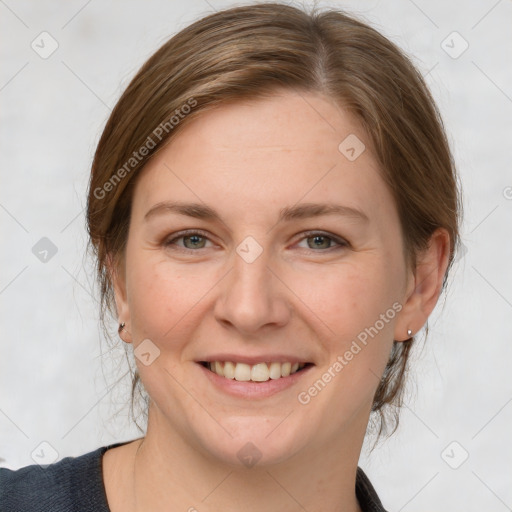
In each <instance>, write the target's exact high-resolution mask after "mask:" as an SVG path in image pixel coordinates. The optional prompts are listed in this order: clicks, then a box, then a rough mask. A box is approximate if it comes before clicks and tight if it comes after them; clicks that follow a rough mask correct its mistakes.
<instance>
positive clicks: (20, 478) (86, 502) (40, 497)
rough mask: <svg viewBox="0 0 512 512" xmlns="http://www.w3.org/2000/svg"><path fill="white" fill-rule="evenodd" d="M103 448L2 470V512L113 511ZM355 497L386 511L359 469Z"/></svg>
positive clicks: (367, 507)
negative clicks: (108, 494) (104, 469)
mask: <svg viewBox="0 0 512 512" xmlns="http://www.w3.org/2000/svg"><path fill="white" fill-rule="evenodd" d="M122 444H126V443H116V444H111V445H108V446H103V447H101V448H98V449H97V450H94V451H92V452H89V453H86V454H84V455H80V456H79V457H66V458H65V459H62V460H60V461H58V462H54V463H53V464H49V465H47V466H39V465H38V464H34V465H32V466H26V467H24V468H21V469H18V470H16V471H14V470H10V469H7V468H0V511H1V512H110V509H109V507H108V503H107V496H106V493H105V486H104V484H103V472H102V461H101V458H102V456H103V454H104V453H105V452H106V451H107V450H108V449H109V448H115V447H116V446H121V445H122ZM356 496H357V499H358V501H359V505H360V507H361V509H362V510H363V512H386V511H385V510H384V508H383V506H382V503H381V501H380V499H379V497H378V496H377V493H376V492H375V490H374V488H373V486H372V484H371V483H370V481H369V480H368V477H367V476H366V475H365V474H364V473H363V470H362V469H361V468H357V477H356Z"/></svg>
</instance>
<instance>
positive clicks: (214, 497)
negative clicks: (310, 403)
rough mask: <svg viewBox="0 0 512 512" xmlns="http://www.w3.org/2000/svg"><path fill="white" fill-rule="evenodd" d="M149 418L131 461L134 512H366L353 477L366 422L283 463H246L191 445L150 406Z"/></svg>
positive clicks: (320, 441)
mask: <svg viewBox="0 0 512 512" xmlns="http://www.w3.org/2000/svg"><path fill="white" fill-rule="evenodd" d="M148 420H149V421H148V430H147V434H146V436H145V438H144V439H143V440H142V441H141V442H140V444H139V446H138V448H137V453H136V455H135V457H134V460H133V473H132V474H133V481H132V485H131V486H130V487H131V488H132V489H133V491H134V507H133V511H134V512H142V511H147V510H151V511H155V512H159V511H164V510H165V511H167V510H170V509H173V510H174V509H175V510H183V511H189V512H194V511H196V512H197V511H201V512H203V511H209V510H211V511H214V510H215V511H218V510H222V511H225V512H231V511H235V510H236V511H238V510H240V509H243V510H244V511H245V512H253V511H254V512H255V511H261V510H279V511H280V512H292V511H297V510H299V509H302V510H307V511H308V512H319V511H325V510H332V511H339V512H360V507H359V505H358V502H357V499H356V495H355V478H356V470H357V462H358V459H359V454H360V451H361V446H362V442H363V437H364V431H365V428H366V424H365V423H364V424H363V425H357V426H356V425H354V426H353V427H350V428H349V430H351V431H350V432H349V431H346V432H342V433H339V432H338V433H337V435H336V436H333V438H331V439H327V440H320V439H319V440H317V442H316V444H315V446H310V447H309V448H308V449H304V450H302V451H301V452H300V453H298V454H295V455H294V456H293V457H290V458H289V459H287V460H286V461H285V462H281V463H279V464H273V465H265V466H261V467H260V466H258V465H257V464H256V465H255V466H253V467H251V468H246V467H243V466H236V467H235V466H233V465H229V464H223V463H222V462H219V461H218V460H217V459H214V458H212V457H211V456H209V455H208V454H206V453H202V451H201V450H200V449H198V447H194V446H191V445H190V444H188V443H187V442H186V441H184V438H183V436H182V435H180V434H178V433H177V432H175V431H173V430H172V429H170V428H169V426H168V424H166V421H165V418H163V417H162V415H161V413H160V412H159V411H158V410H155V409H154V408H152V407H151V406H150V411H149V419H148ZM356 427H357V428H356ZM352 428H353V429H354V430H353V431H352ZM354 432H357V433H358V434H357V435H355V436H354ZM361 432H362V433H361Z"/></svg>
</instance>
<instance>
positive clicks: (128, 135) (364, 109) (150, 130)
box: [87, 3, 462, 433]
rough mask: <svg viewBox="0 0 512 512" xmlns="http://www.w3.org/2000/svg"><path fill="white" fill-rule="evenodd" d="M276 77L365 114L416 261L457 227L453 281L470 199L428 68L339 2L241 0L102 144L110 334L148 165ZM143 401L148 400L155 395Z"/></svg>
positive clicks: (97, 204)
mask: <svg viewBox="0 0 512 512" xmlns="http://www.w3.org/2000/svg"><path fill="white" fill-rule="evenodd" d="M278 88H280V89H283V88H284V89H293V90H295V91H300V92H308V91H310V92H319V93H323V94H325V95H327V96H329V97H331V98H333V99H334V100H335V101H337V102H338V104H340V105H341V106H343V107H344V108H345V109H347V110H349V111H351V112H352V113H353V114H354V115H355V116H356V118H357V119H359V121H360V122H361V124H362V126H363V127H364V129H365V130H366V131H367V133H368V135H369V137H370V141H371V143H372V146H373V149H374V152H375V156H376V158H377V159H378V161H379V163H380V167H381V169H382V174H383V178H384V179H385V181H386V182H387V184H388V186H389V188H390V190H391V192H392V194H393V197H394V200H395V201H396V205H397V208H398V213H399V216H400V220H401V228H402V234H403V239H404V251H405V254H406V257H407V262H408V265H410V266H411V268H413V269H414V268H415V265H416V255H417V254H418V252H419V251H421V250H422V249H425V248H426V247H427V246H428V242H429V240H430V237H431V235H432V234H433V232H434V230H436V228H439V227H443V228H445V229H446V230H447V231H448V232H449V234H450V238H451V251H450V259H449V265H448V269H447V272H446V273H445V276H444V280H443V289H444V288H445V285H446V279H447V276H448V271H449V270H450V268H451V266H452V263H453V258H454V254H455V249H456V248H457V247H458V245H459V243H460V242H459V222H460V220H459V216H460V213H461V207H462V205H461V203H460V196H459V192H458V186H457V185H458V180H457V176H456V173H455V168H454V165H453V160H452V156H451V153H450V150H449V147H448V143H447V140H446V136H445V133H444V129H443V125H442V121H441V118H440V115H439V112H438V110H437V108H436V106H435V103H434V101H433V99H432V97H431V95H430V93H429V91H428V89H427V87H426V85H425V83H424V81H423V78H422V76H421V75H420V74H419V72H418V71H417V70H416V69H415V67H414V66H413V65H412V64H411V62H410V61H409V59H408V58H407V57H406V56H405V55H404V54H403V53H402V52H401V51H400V50H399V49H398V48H397V47H396V46H395V45H394V44H393V43H391V42H390V41H389V40H388V39H386V38H385V37H384V36H382V35H381V34H379V33H378V32H377V31H375V30H374V29H373V28H371V27H369V26H368V25H366V24H364V23H362V22H360V21H358V20H356V19H354V18H352V17H350V16H347V15H346V14H344V13H342V12H340V11H337V10H333V9H329V10H325V11H323V12H322V11H318V10H317V9H316V8H313V9H312V10H311V12H310V13H306V12H304V11H302V10H300V9H298V8H295V7H291V6H287V5H282V4H277V3H263V4H256V5H251V6H243V7H235V8H230V9H226V10H223V11H220V12H216V13H214V14H211V15H208V16H206V17H204V18H202V19H200V20H198V21H196V22H195V23H193V24H191V25H190V26H188V27H186V28H184V29H183V30H181V31H180V32H179V33H178V34H176V35H175V36H174V37H172V38H171V39H170V40H169V41H167V42H166V43H165V44H164V45H163V46H162V47H161V48H160V49H159V50H158V51H157V52H156V53H155V54H153V55H152V56H151V58H150V59H149V60H148V61H147V62H146V63H145V64H144V65H143V66H142V68H141V69H140V71H139V72H138V73H137V75H136V76H135V78H133V80H132V81H131V83H130V84H129V86H128V87H127V89H126V90H125V92H124V93H123V95H122V96H121V98H120V99H119V101H118V102H117V105H116V106H115V108H114V110H113V111H112V114H111V116H110V118H109V120H108V122H107V124H106V126H105V129H104V131H103V134H102V136H101V139H100V141H99V144H98V146H97V149H96V153H95V155H94V161H93V164H92V173H91V178H90V183H89V191H88V205H87V221H88V230H89V235H90V240H91V243H92V247H93V252H94V256H95V258H96V261H97V273H98V278H99V283H100V287H101V290H100V293H101V320H102V325H103V327H104V331H105V333H106V334H107V338H109V330H108V328H107V327H106V323H105V313H106V312H107V310H108V311H109V312H110V313H111V314H112V315H114V317H117V315H116V311H115V302H114V300H113V299H114V296H113V289H112V282H111V278H110V275H109V272H108V269H107V266H106V263H107V258H108V257H110V256H111V257H113V259H114V261H115V262H117V264H121V262H122V260H123V256H124V250H125V246H126V241H127V235H128V227H129V222H130V207H131V201H132V194H133V187H134V184H135V181H136V177H137V175H139V173H140V171H141V169H142V168H143V167H144V166H145V165H146V163H147V162H148V160H149V159H150V158H151V156H152V155H153V154H154V153H155V152H156V151H158V150H159V149H161V148H162V147H163V146H164V144H165V143H166V142H168V141H169V140H170V138H171V137H173V135H175V134H176V133H177V132H178V131H179V130H180V129H181V128H182V127H183V126H185V125H186V124H187V123H189V122H190V121H191V120H193V119H195V118H196V117H197V116H200V115H201V112H203V111H204V110H206V109H209V108H212V107H215V106H216V105H220V104H225V103H227V102H235V101H237V100H241V99H244V98H249V99H254V98H263V97H266V96H268V95H271V94H272V92H273V91H275V90H276V89H278ZM340 142H341V141H340ZM143 148H145V149H143ZM427 333H428V329H427ZM412 341H413V338H411V339H410V340H408V341H406V342H396V341H395V342H394V343H393V349H392V352H391V355H390V359H389V361H388V364H387V367H386V369H385V371H384V375H383V377H382V380H381V382H380V384H379V386H378V389H377V392H376V394H375V398H374V403H373V408H372V410H373V411H375V412H378V413H379V414H378V418H379V420H380V430H379V433H380V431H382V426H383V425H384V424H385V421H384V420H385V416H384V415H383V410H384V409H385V408H384V406H385V405H391V404H394V405H395V406H399V405H400V404H401V400H402V391H403V383H404V378H405V374H406V368H407V360H408V356H409V352H410V349H411V344H412ZM131 371H132V373H133V375H132V376H133V380H132V409H131V412H132V415H133V405H134V396H135V392H136V390H139V392H141V393H142V396H144V390H143V388H142V387H141V386H140V379H139V376H138V374H137V371H136V370H135V369H133V368H132V369H131ZM145 401H146V406H147V395H146V396H145ZM143 412H145V411H143ZM397 412H398V409H395V418H396V420H397V419H398V417H397ZM134 419H135V418H134ZM135 421H136V419H135ZM396 424H397V422H395V428H396ZM139 428H140V427H139Z"/></svg>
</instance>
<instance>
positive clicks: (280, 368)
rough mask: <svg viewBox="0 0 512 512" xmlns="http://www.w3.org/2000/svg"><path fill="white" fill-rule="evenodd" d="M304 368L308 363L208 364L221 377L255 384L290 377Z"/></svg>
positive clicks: (216, 362) (214, 362)
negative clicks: (250, 381)
mask: <svg viewBox="0 0 512 512" xmlns="http://www.w3.org/2000/svg"><path fill="white" fill-rule="evenodd" d="M304 366H306V363H293V364H292V363H270V364H267V363H258V364H254V365H250V364H245V363H233V362H231V361H226V362H221V361H213V362H211V363H208V368H209V369H210V370H211V371H212V372H214V373H216V374H217V375H220V376H221V377H225V378H226V379H235V380H239V381H249V380H252V381H254V382H264V381H266V380H269V379H280V378H281V377H288V376H289V375H291V374H292V373H295V372H296V371H297V370H299V369H301V368H304Z"/></svg>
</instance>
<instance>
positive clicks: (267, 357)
mask: <svg viewBox="0 0 512 512" xmlns="http://www.w3.org/2000/svg"><path fill="white" fill-rule="evenodd" d="M215 361H219V362H226V361H230V362H232V363H245V364H248V365H255V364H258V363H292V364H293V363H311V362H312V361H311V359H308V358H304V357H297V356H291V355H286V354H258V355H256V356H248V355H247V354H244V355H241V354H240V355H239V354H213V355H210V356H205V357H204V358H202V359H199V360H197V362H198V363H204V362H205V363H212V362H215Z"/></svg>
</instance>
